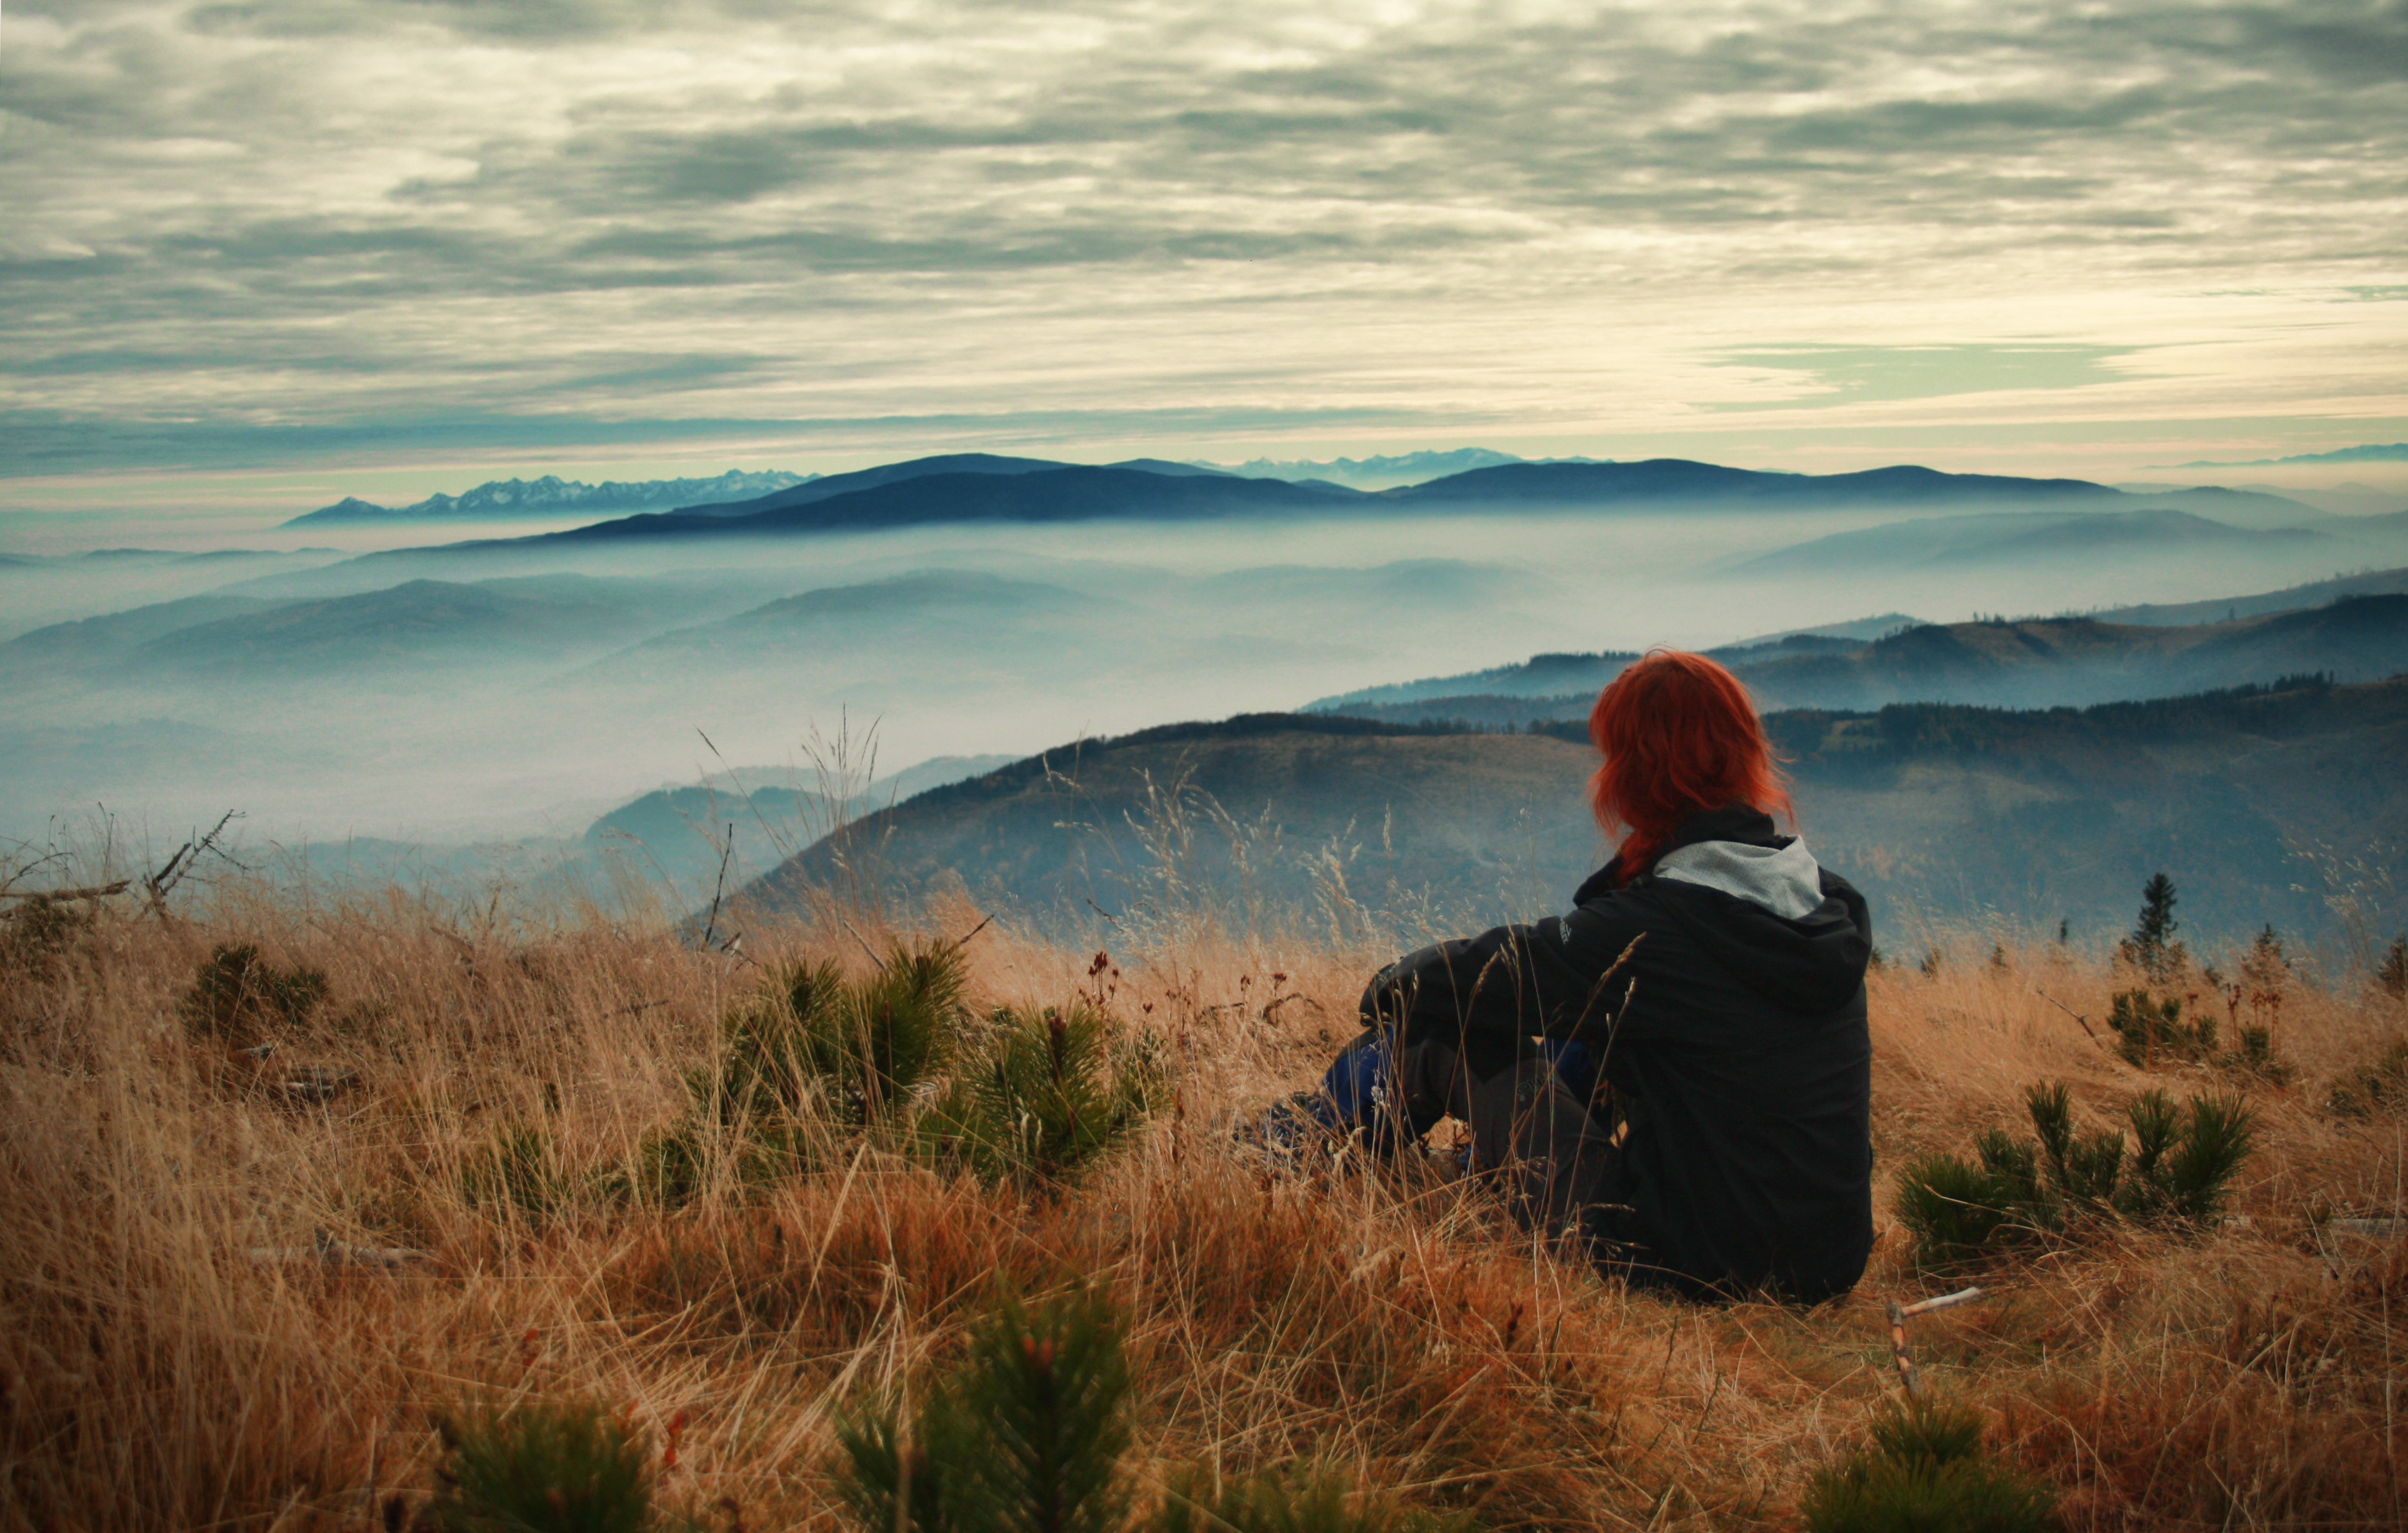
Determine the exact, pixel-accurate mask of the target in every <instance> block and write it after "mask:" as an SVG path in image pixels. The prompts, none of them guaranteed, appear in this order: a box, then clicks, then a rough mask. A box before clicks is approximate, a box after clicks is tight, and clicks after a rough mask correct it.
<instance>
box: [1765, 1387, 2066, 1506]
mask: <svg viewBox="0 0 2408 1533" xmlns="http://www.w3.org/2000/svg"><path fill="white" fill-rule="evenodd" d="M1872 1436H1873V1441H1872V1445H1871V1448H1870V1449H1869V1450H1859V1451H1857V1452H1856V1453H1853V1454H1848V1455H1847V1456H1846V1457H1844V1458H1842V1459H1841V1460H1840V1461H1839V1462H1838V1463H1836V1464H1833V1465H1831V1466H1830V1467H1829V1468H1828V1469H1821V1470H1818V1471H1816V1473H1815V1474H1814V1476H1813V1480H1812V1481H1811V1482H1810V1483H1808V1485H1807V1489H1806V1495H1805V1497H1804V1498H1803V1499H1802V1500H1801V1501H1800V1503H1799V1512H1800V1514H1801V1516H1802V1518H1803V1520H1804V1522H1805V1525H1806V1527H1807V1529H1808V1533H2044V1530H2048V1529H2054V1528H2055V1527H2056V1526H2057V1512H2056V1507H2057V1497H2056V1493H2055V1492H2054V1491H2051V1490H2050V1489H2048V1488H2047V1487H2046V1486H2043V1485H2041V1484H2038V1483H2034V1482H2032V1481H2030V1480H2028V1479H2027V1478H2025V1477H2024V1476H2022V1475H2020V1474H2018V1473H2016V1472H2015V1471H2014V1470H2013V1469H2009V1468H2008V1467H2006V1466H2004V1465H2001V1464H2000V1463H1998V1462H1996V1461H1995V1460H1993V1459H1992V1458H1991V1457H1990V1456H1989V1455H1988V1454H1985V1452H1984V1451H1983V1448H1982V1421H1981V1418H1980V1417H1979V1416H1978V1415H1976V1414H1975V1413H1974V1412H1973V1411H1971V1410H1970V1409H1968V1408H1966V1407H1964V1406H1959V1405H1952V1404H1948V1403H1945V1402H1934V1401H1921V1400H1918V1401H1910V1402H1908V1403H1906V1404H1904V1405H1901V1406H1898V1407H1895V1408H1893V1409H1891V1410H1890V1411H1887V1412H1886V1413H1885V1414H1884V1415H1882V1416H1880V1417H1878V1418H1876V1419H1875V1420H1874V1422H1873V1426H1872Z"/></svg>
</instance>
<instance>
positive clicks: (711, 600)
mask: <svg viewBox="0 0 2408 1533" xmlns="http://www.w3.org/2000/svg"><path fill="white" fill-rule="evenodd" d="M1957 520H1961V521H1963V522H1964V523H1966V524H1967V525H1968V527H1969V528H1970V527H1971V525H1972V523H1974V522H1976V521H1977V520H1979V519H1970V518H1968V519H1957ZM1989 520H1990V521H1991V522H1993V523H1994V522H1995V521H1996V520H1997V519H1996V518H1991V519H1989ZM2059 520H2062V519H2059ZM1901 523H1904V524H1907V525H1911V526H1912V527H1913V528H1914V536H1913V537H1905V536H1903V535H1902V534H1901V535H1899V536H1895V537H1885V534H1883V533H1882V532H1880V531H1878V530H1876V529H1882V528H1885V527H1891V526H1894V525H1899V524H1901ZM2032 525H2033V529H2034V531H2035V533H2039V532H2042V531H2044V527H2043V519H2038V518H2036V519H2034V521H2033V523H2032ZM1840 535H1854V536H1853V537H1849V538H1848V539H1847V540H1846V541H1845V542H1842V543H1841V544H1839V545H1837V547H1838V548H1839V549H1840V550H1841V552H1842V555H1844V554H1846V553H1847V551H1849V550H1851V549H1856V550H1860V551H1863V553H1862V556H1861V557H1854V556H1834V555H1833V553H1832V552H1831V550H1832V549H1833V547H1834V545H1832V544H1821V545H1820V546H1819V550H1818V552H1814V553H1813V554H1812V555H1811V556H1810V555H1808V554H1805V553H1802V552H1801V553H1800V554H1799V555H1797V556H1793V557H1787V558H1785V557H1782V551H1785V550H1789V549H1793V548H1799V547H1801V546H1802V545H1813V544H1816V542H1817V540H1818V539H1824V538H1830V537H1838V536H1840ZM1952 536H1953V535H1952V533H1951V532H1950V529H1949V528H1948V527H1947V526H1946V525H1943V524H1942V523H1940V522H1938V521H1937V520H1935V519H1931V518H1921V519H1916V518H1911V517H1902V516H1901V513H1900V512H1899V510H1898V509H1896V508H1884V509H1879V510H1864V511H1839V512H1832V511H1824V512H1813V513H1796V512H1789V513H1766V512H1762V511H1757V512H1751V513H1745V514H1733V513H1715V512H1703V511H1686V512H1677V513H1661V514H1655V513H1649V514H1633V513H1628V512H1623V513H1615V514H1612V515H1600V514H1598V513H1594V512H1590V513H1582V514H1515V515H1497V514H1490V515H1476V516H1466V515H1449V516H1432V515H1414V516H1379V517H1373V516H1367V515H1360V514H1357V515H1351V516H1347V517H1342V518H1339V517H1333V518H1330V519H1327V520H1322V521H1312V522H1295V521H1290V522H1279V523H1269V522H1238V521H1213V522H1209V523H1187V524H1176V525H1168V526H1165V525H1159V524H1147V525H1140V524H1131V523H1079V524H1072V525H1051V526H993V525H989V526H980V527H976V528H968V529H965V528H960V527H933V528H920V529H914V530H910V531H904V532H897V533H892V534H885V535H877V536H846V537H798V538H794V539H791V540H781V539H770V538H743V539H736V538H724V537H723V538H707V539H698V540H692V541H680V542H675V543H670V542H656V543H648V544H643V545H640V546H638V547H635V548H632V549H630V548H628V547H626V546H625V545H616V546H611V547H608V548H598V547H595V546H592V545H581V544H575V543H563V544H547V543H534V544H527V543H519V544H513V545H509V546H507V547H495V546H487V547H483V548H473V549H461V550H444V551H428V550H423V549H421V550H395V551H394V552H386V553H382V554H380V555H378V556H375V557H368V558H356V557H355V558H351V559H347V560H335V559H333V558H332V557H331V556H329V555H323V554H308V555H292V554H285V555H277V556H268V555H258V556H254V557H252V558H250V559H228V560H220V561H214V562H211V561H197V562H196V561H193V560H192V559H190V558H189V557H185V558H178V559H162V558H145V559H138V560H137V559H132V558H130V557H129V558H127V559H125V560H122V561H120V562H119V563H118V564H116V565H114V566H113V565H112V563H111V561H109V560H106V559H101V560H93V559H83V560H76V559H52V560H46V561H43V562H40V563H38V564H32V565H17V566H9V567H7V568H5V569H0V597H5V599H6V602H7V615H8V619H9V621H8V622H7V624H6V631H7V632H8V633H10V634H12V635H14V636H15V637H14V638H11V639H10V641H9V642H7V643H6V644H0V675H5V677H6V679H7V686H8V688H9V691H10V695H11V696H12V697H13V698H14V699H15V703H16V706H15V707H14V708H12V709H10V710H9V712H8V716H7V719H6V721H5V722H0V782H5V784H6V786H5V787H0V831H4V832H5V833H6V834H7V836H9V837H12V838H23V839H29V840H33V841H36V842H39V841H41V840H43V839H44V838H46V837H49V836H50V835H52V834H54V827H57V826H60V825H82V824H88V823H89V822H91V821H92V819H93V816H94V815H95V814H96V813H99V812H101V811H102V810H104V809H105V811H106V812H107V813H108V814H109V815H112V816H114V817H115V818H116V822H117V824H118V826H119V829H118V832H117V834H120V835H129V834H130V835H135V836H140V835H142V834H144V833H145V832H146V830H147V831H148V832H149V833H151V834H153V835H154V836H155V837H159V838H166V839H168V840H170V841H172V840H174V839H177V838H180V837H181V835H182V834H183V833H184V830H185V829H186V827H188V826H189V825H191V824H194V823H197V822H206V821H209V820H213V819H215V818H216V816H217V815H218V814H219V813H221V812H222V811H223V810H225V809H241V810H244V811H246V813H247V815H248V819H247V820H246V822H245V825H246V827H247V832H248V834H249V836H251V838H254V839H255V840H257V839H275V840H280V841H285V842H294V841H300V840H305V839H306V840H314V841H327V840H340V839H342V838H347V837H353V836H375V837H383V838H400V839H417V840H427V841H457V840H463V839H469V838H520V837H529V836H544V835H551V836H564V837H573V836H577V835H580V834H581V833H582V832H583V830H584V829H585V827H586V826H587V825H588V824H590V823H591V822H592V821H593V820H594V819H595V816H597V815H598V814H600V813H601V812H603V811H604V810H606V809H609V808H610V807H612V806H614V805H616V804H619V803H623V802H624V801H625V800H627V799H629V798H631V797H633V796H634V795H638V794H639V793H642V792H645V791H647V790H649V789H652V788H654V787H657V786H659V785H661V784H662V783H664V782H680V781H693V780H694V779H695V777H696V776H697V775H699V774H701V773H703V772H706V771H715V770H719V769H721V768H723V767H724V766H726V765H727V764H731V763H732V764H738V765H745V766H751V765H754V764H780V763H794V762H796V761H798V760H799V759H800V758H799V756H798V751H799V748H800V746H801V743H802V742H803V741H804V740H805V739H806V738H809V737H810V735H811V734H812V733H813V732H814V731H818V732H820V733H822V734H832V733H834V732H835V731H837V730H838V729H839V728H846V729H849V730H851V731H852V733H853V735H854V736H855V737H856V738H859V737H860V736H861V735H862V734H863V733H864V732H865V731H867V730H868V729H869V728H870V727H871V726H872V725H874V728H875V738H876V742H877V761H876V769H878V770H881V771H885V770H892V769H894V768H896V767H901V766H908V765H910V763H912V762H914V761H917V760H920V759H922V758H925V757H928V756H935V755H940V754H968V753H985V752H1002V753H1011V754H1025V753H1029V752H1035V751H1038V750H1039V749H1043V748H1046V747H1049V746H1054V745H1058V744H1061V743H1063V742H1065V741H1068V740H1071V739H1074V738H1079V737H1082V736H1097V735H1107V734H1114V733H1120V732H1125V731H1127V730H1130V729H1134V728H1140V727H1143V726H1146V725H1150V724H1161V723H1166V722H1169V721H1173V720H1183V719H1195V718H1211V717H1218V716H1222V715H1226V714H1230V713H1235V712H1240V711H1247V710H1274V709H1293V708H1295V707H1297V706H1298V705H1300V704H1302V703H1304V702H1306V701H1308V700H1310V699H1312V698H1315V697H1319V696H1324V695H1330V694H1333V693H1339V692H1343V691H1346V690H1349V689H1353V688H1357V687H1363V686H1369V685H1376V684H1378V683H1382V682H1390V681H1407V680H1411V679H1413V678H1417V677H1424V676H1433V675H1443V674H1449V673H1456V672H1462V671H1467V670H1471V669H1475V668H1478V667H1482V666H1495V665H1500V664H1508V663H1512V662H1515V661H1520V660H1523V659H1526V658H1527V657H1528V656H1529V655H1531V654H1532V653H1534V652H1544V651H1568V650H1598V649H1639V648H1644V647H1646V646H1649V645H1653V644H1673V645H1682V646H1699V647H1702V646H1707V645H1712V644H1716V643H1722V642H1727V641H1730V640H1733V639H1739V638H1748V637H1752V636H1756V635H1762V634H1767V633H1772V632H1777V631H1780V630H1783V629H1786V628H1793V627H1805V626H1812V625H1817V624H1822V623H1835V622H1841V621H1844V620H1847V619H1851V618H1856V617H1861V616H1865V615H1867V614H1871V613H1878V612H1906V613H1912V614H1914V615H1915V616H1917V617H1921V618H1925V619H1930V620H1936V621H1946V620H1955V619H1962V618H1966V617H1969V616H1971V615H1973V614H1976V613H1983V612H2057V611H2064V610H2069V609H2086V608H2095V607H2105V606H2110V605H2122V604H2127V603H2131V602H2136V601H2182V600H2196V599H2200V598H2206V597H2214V596H2220V595H2234V594H2241V593H2245V592H2250V591H2257V590H2264V589H2268V588H2271V587H2274V586H2279V585H2283V584H2286V583H2290V582H2293V581H2297V580H2309V579H2315V578H2318V577H2322V576H2326V575H2329V574H2331V573H2333V572H2334V571H2335V570H2336V569H2339V568H2346V567H2353V566H2362V565H2367V564H2371V563H2376V562H2380V561H2382V560H2384V559H2385V558H2386V555H2388V556H2389V562H2391V563H2401V562H2403V560H2402V559H2401V557H2400V556H2399V555H2400V554H2401V553H2402V552H2408V538H2403V537H2401V532H2400V530H2399V529H2393V528H2389V527H2387V525H2386V526H2384V527H2381V528H2378V527H2377V526H2376V524H2375V523H2372V522H2370V523H2368V524H2367V525H2366V528H2365V530H2364V532H2363V534H2362V535H2359V534H2358V533H2357V531H2356V530H2355V529H2344V531H2343V533H2332V532H2329V531H2325V532H2319V533H2317V534H2316V535H2314V536H2306V537H2295V538H2267V537H2237V538H2235V537H2204V538H2198V539H2192V540H2188V541H2178V542H2174V543H2171V544H2164V543H2159V544H2152V543H2148V542H2143V543H2139V544H2130V543H2124V544H2116V545H2114V546H2112V547H2108V546H2099V545H2098V543H2097V540H2096V539H2095V538H2093V539H2091V540H2090V541H2089V542H2087V543H2082V542H2077V543H2076V544H2074V545H2072V546H2070V547H2063V548H2060V547H2058V546H2057V545H2055V544H2053V543H2051V541H2050V540H2049V539H2048V538H2046V537H2027V538H2024V539H2022V540H2020V541H2019V542H2017V543H2015V544H2014V546H2012V547H2010V548H2007V549H2005V550H2004V551H2003V552H2001V551H2000V550H1999V549H1997V548H1996V547H1993V546H1991V545H1995V544H1996V543H1997V542H1998V539H1997V537H1995V535H1994V533H1992V532H1988V531H1985V532H1983V533H1982V535H1981V537H1980V538H1978V539H1975V543H1977V544H1979V546H1978V547H1975V546H1974V544H1968V545H1967V547H1969V548H1971V549H1972V552H1971V553H1967V554H1965V555H1964V556H1961V557H1951V556H1949V552H1948V551H1949V550H1950V548H1952V547H1954V546H1955V545H1954V544H1952V543H1951V537H1952ZM1959 541H1962V540H1961V539H1960V540H1959ZM2394 545H2398V546H2397V547H2395V546H2394ZM1893 547H1894V548H1895V550H1896V551H1897V552H1898V556H1897V557H1880V556H1877V555H1879V554H1880V553H1881V552H1882V550H1883V549H1885V548H1893ZM1935 549H1936V550H1938V551H1939V552H1937V553H1935V552H1933V551H1934V550H1935ZM168 601H175V602H179V603H180V604H182V605H180V606H179V607H177V608H172V609H170V608H163V607H160V606H158V605H157V604H160V603H164V602H168ZM74 618H98V619H100V620H101V621H96V622H84V623H76V624H75V625H73V626H72V627H67V628H60V627H55V626H49V627H44V626H40V623H53V624H54V623H59V622H61V621H62V620H66V619H74ZM34 620H39V622H38V623H37V622H36V621H34ZM37 628H38V631H34V632H28V630H31V629H37Z"/></svg>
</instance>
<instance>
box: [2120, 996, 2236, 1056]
mask: <svg viewBox="0 0 2408 1533" xmlns="http://www.w3.org/2000/svg"><path fill="white" fill-rule="evenodd" d="M2107 1026H2108V1028H2109V1030H2111V1031H2112V1032H2114V1035H2115V1039H2116V1042H2117V1045H2118V1049H2119V1052H2120V1053H2122V1054H2123V1056H2124V1062H2125V1063H2126V1064H2128V1065H2137V1066H2143V1067H2146V1066H2149V1065H2154V1064H2157V1062H2159V1061H2161V1060H2182V1059H2191V1060H2196V1059H2208V1058H2211V1057H2213V1056H2214V1053H2215V1044H2216V1026H2215V1017H2214V1014H2213V1013H2211V1012H2208V1011H2204V1010H2201V1011H2199V1012H2197V1013H2196V1014H2194V1015H2193V1016H2192V1017H2191V1018H2190V1019H2189V1020H2187V1021H2186V1020H2185V1018H2184V1016H2183V1002H2182V999H2181V997H2180V996H2167V997H2166V998H2165V999H2163V1000H2158V999H2157V998H2156V997H2155V996H2151V995H2150V994H2149V993H2148V992H2147V991H2145V990H2126V991H2120V992H2118V993H2117V994H2116V996H2115V999H2114V1004H2113V1005H2112V1007H2111V1008H2110V1009H2109V1010H2108V1013H2107Z"/></svg>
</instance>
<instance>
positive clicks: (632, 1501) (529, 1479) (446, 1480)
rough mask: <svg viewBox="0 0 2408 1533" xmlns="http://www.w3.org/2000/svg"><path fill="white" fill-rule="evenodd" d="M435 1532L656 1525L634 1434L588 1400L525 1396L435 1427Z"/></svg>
mask: <svg viewBox="0 0 2408 1533" xmlns="http://www.w3.org/2000/svg"><path fill="white" fill-rule="evenodd" d="M441 1431H442V1436H443V1445H444V1456H443V1463H442V1466H441V1469H440V1470H439V1471H438V1472H439V1473H440V1475H441V1477H442V1480H443V1490H442V1491H441V1492H440V1493H439V1494H438V1495H437V1496H436V1497H435V1498H434V1500H433V1501H431V1502H429V1503H428V1504H427V1506H426V1507H425V1509H424V1511H423V1513H422V1517H423V1520H424V1521H425V1522H427V1523H429V1524H431V1525H432V1526H434V1527H435V1528H436V1529H437V1530H438V1533H661V1530H664V1529H666V1528H667V1527H669V1526H687V1525H686V1524H685V1523H684V1522H683V1520H682V1519H677V1520H675V1521H674V1523H673V1522H672V1520H670V1519H666V1518H663V1517H661V1516H659V1515H657V1514H656V1512H655V1511H654V1509H653V1506H652V1493H653V1486H652V1472H651V1455H650V1454H648V1453H647V1452H646V1450H645V1444H644V1441H643V1439H642V1438H641V1436H640V1435H639V1434H638V1433H636V1432H635V1431H633V1430H631V1429H630V1428H629V1427H628V1426H625V1425H624V1423H622V1422H620V1421H618V1420H616V1419H615V1418H613V1417H612V1416H610V1415H609V1413H607V1412H606V1411H603V1409H602V1408H601V1407H600V1406H599V1405H595V1404H592V1403H590V1402H580V1403H570V1404H542V1403H537V1404H529V1405H522V1406H519V1407H518V1408H516V1409H514V1410H510V1411H496V1412H493V1413H490V1414H486V1415H482V1416H479V1417H475V1418H472V1419H470V1420H468V1421H466V1422H459V1421H446V1422H444V1423H443V1424H442V1426H441Z"/></svg>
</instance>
